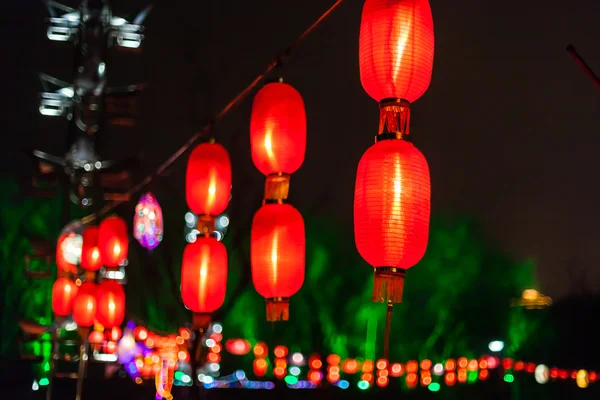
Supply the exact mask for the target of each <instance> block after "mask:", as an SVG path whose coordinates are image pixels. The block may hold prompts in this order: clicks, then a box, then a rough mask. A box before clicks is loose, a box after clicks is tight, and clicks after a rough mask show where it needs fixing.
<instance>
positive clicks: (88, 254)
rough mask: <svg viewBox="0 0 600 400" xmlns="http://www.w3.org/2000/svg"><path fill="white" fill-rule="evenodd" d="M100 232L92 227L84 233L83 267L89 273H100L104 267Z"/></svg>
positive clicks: (82, 248)
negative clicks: (99, 240) (99, 237)
mask: <svg viewBox="0 0 600 400" xmlns="http://www.w3.org/2000/svg"><path fill="white" fill-rule="evenodd" d="M99 233H100V230H99V229H98V227H96V226H90V227H89V228H87V229H86V230H85V231H83V235H82V236H83V245H82V247H81V267H82V268H83V269H85V270H87V271H98V270H99V269H100V267H102V258H101V257H100V248H99V247H98V236H99Z"/></svg>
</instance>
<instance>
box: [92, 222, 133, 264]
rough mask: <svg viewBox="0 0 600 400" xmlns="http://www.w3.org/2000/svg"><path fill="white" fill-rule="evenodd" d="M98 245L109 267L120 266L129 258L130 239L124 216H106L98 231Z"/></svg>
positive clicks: (102, 257) (104, 261)
mask: <svg viewBox="0 0 600 400" xmlns="http://www.w3.org/2000/svg"><path fill="white" fill-rule="evenodd" d="M98 246H99V248H100V258H101V259H102V263H103V264H104V265H105V266H107V267H112V268H114V267H118V266H119V265H120V264H121V263H122V262H123V261H125V260H126V259H127V252H128V248H129V239H128V236H127V224H126V223H125V221H124V220H123V219H122V218H119V217H110V218H106V219H105V220H104V221H102V223H101V224H100V231H99V233H98Z"/></svg>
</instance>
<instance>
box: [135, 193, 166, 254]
mask: <svg viewBox="0 0 600 400" xmlns="http://www.w3.org/2000/svg"><path fill="white" fill-rule="evenodd" d="M163 234H164V232H163V216H162V209H161V208H160V205H159V204H158V200H156V197H154V195H153V194H152V193H150V192H148V193H146V194H145V195H143V196H142V197H141V198H140V201H139V202H138V204H137V206H135V216H134V217H133V236H134V237H135V238H136V239H137V241H138V242H140V244H141V245H142V246H143V247H145V248H147V249H148V250H152V249H154V248H156V247H157V246H158V245H159V244H160V242H161V241H162V239H163Z"/></svg>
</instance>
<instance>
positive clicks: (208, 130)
mask: <svg viewBox="0 0 600 400" xmlns="http://www.w3.org/2000/svg"><path fill="white" fill-rule="evenodd" d="M343 1H344V0H337V1H336V2H335V3H334V4H333V5H332V6H331V7H329V8H328V9H327V11H325V12H324V13H323V14H322V15H321V16H320V17H319V18H317V20H316V21H315V22H313V24H312V25H311V26H309V27H308V29H306V30H305V31H304V32H303V33H302V34H301V35H300V36H298V38H297V39H296V40H295V41H294V42H292V44H290V45H289V46H288V47H287V48H286V49H285V50H284V51H283V52H281V53H279V54H278V55H277V56H276V57H275V58H274V59H272V60H271V61H270V62H269V64H268V65H267V67H266V68H265V70H264V71H263V72H262V73H261V74H259V75H258V76H257V77H256V78H255V79H254V80H253V81H252V82H250V84H249V85H248V86H246V87H245V88H244V89H243V90H242V91H241V92H239V93H238V94H237V95H236V96H235V97H234V98H233V99H232V100H231V101H230V102H229V103H227V105H226V106H225V107H223V109H221V111H219V113H217V114H216V115H215V117H214V118H213V120H212V121H213V124H216V123H218V122H220V121H221V119H223V117H225V115H227V114H228V113H229V111H231V110H232V109H234V108H235V107H237V106H238V105H239V104H241V103H242V101H243V100H244V99H245V98H246V97H247V96H248V95H249V94H250V93H251V92H252V91H253V90H254V88H255V87H256V86H258V84H259V83H261V82H262V81H263V80H264V79H265V77H266V76H267V75H268V74H269V73H270V72H271V71H272V70H273V69H275V67H277V66H278V65H280V64H281V62H282V61H283V60H284V59H285V58H286V57H289V56H290V54H291V52H292V50H293V49H294V48H295V47H296V46H298V45H299V44H300V43H301V42H302V41H303V40H304V39H305V38H306V37H307V36H308V35H309V34H310V33H312V31H314V30H315V29H316V28H317V27H318V26H319V25H320V24H321V23H322V22H323V21H324V20H325V19H326V18H327V17H328V16H329V15H330V14H331V13H332V12H333V11H335V10H336V9H337V8H338V7H339V6H340V5H341V4H342V3H343ZM212 126H213V125H212V124H211V123H210V122H209V123H207V124H206V125H204V127H203V128H202V129H201V130H200V131H199V132H196V133H195V134H194V135H192V137H190V138H189V139H188V141H187V142H185V143H184V144H183V145H182V146H181V147H180V148H179V149H178V150H177V151H176V152H175V153H174V154H172V155H171V157H169V158H168V159H167V160H166V161H165V162H163V163H162V164H161V165H159V166H158V168H157V169H156V172H155V173H154V174H151V175H148V176H146V178H144V179H143V180H142V181H141V182H140V183H138V184H137V185H135V186H133V187H132V188H131V189H130V190H129V191H128V192H127V194H128V195H129V198H130V199H131V198H133V196H132V195H133V194H135V193H137V192H139V191H140V190H142V189H143V188H144V187H146V186H147V185H149V184H150V182H152V181H153V180H154V179H155V178H156V177H158V176H159V175H161V174H162V173H163V172H164V171H165V170H166V169H167V168H169V167H170V166H171V165H172V164H173V163H174V162H175V161H176V160H177V159H178V158H179V157H181V156H182V155H183V154H184V153H185V152H186V151H187V150H188V149H189V148H190V147H191V146H192V145H193V144H194V143H196V142H197V141H198V140H200V139H206V138H208V137H210V135H211V134H212V132H213V131H212ZM124 202H126V200H116V201H114V202H112V203H108V204H107V205H106V206H104V207H102V209H100V210H99V211H97V212H95V213H93V214H90V215H87V216H85V217H83V218H82V219H81V223H82V224H84V225H87V224H89V223H91V222H93V221H94V220H96V219H97V218H99V217H102V216H103V215H105V214H107V213H108V212H110V211H112V210H113V209H114V208H115V207H117V206H118V205H119V204H121V203H124Z"/></svg>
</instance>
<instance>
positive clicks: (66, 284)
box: [52, 278, 79, 317]
mask: <svg viewBox="0 0 600 400" xmlns="http://www.w3.org/2000/svg"><path fill="white" fill-rule="evenodd" d="M78 289H79V288H78V287H77V285H76V284H75V282H73V281H72V280H70V279H68V278H58V279H57V280H56V281H55V282H54V286H53V287H52V311H54V314H56V315H58V316H61V317H66V316H67V315H69V314H70V313H71V310H72V309H73V303H74V302H75V298H76V297H77V291H78Z"/></svg>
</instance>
